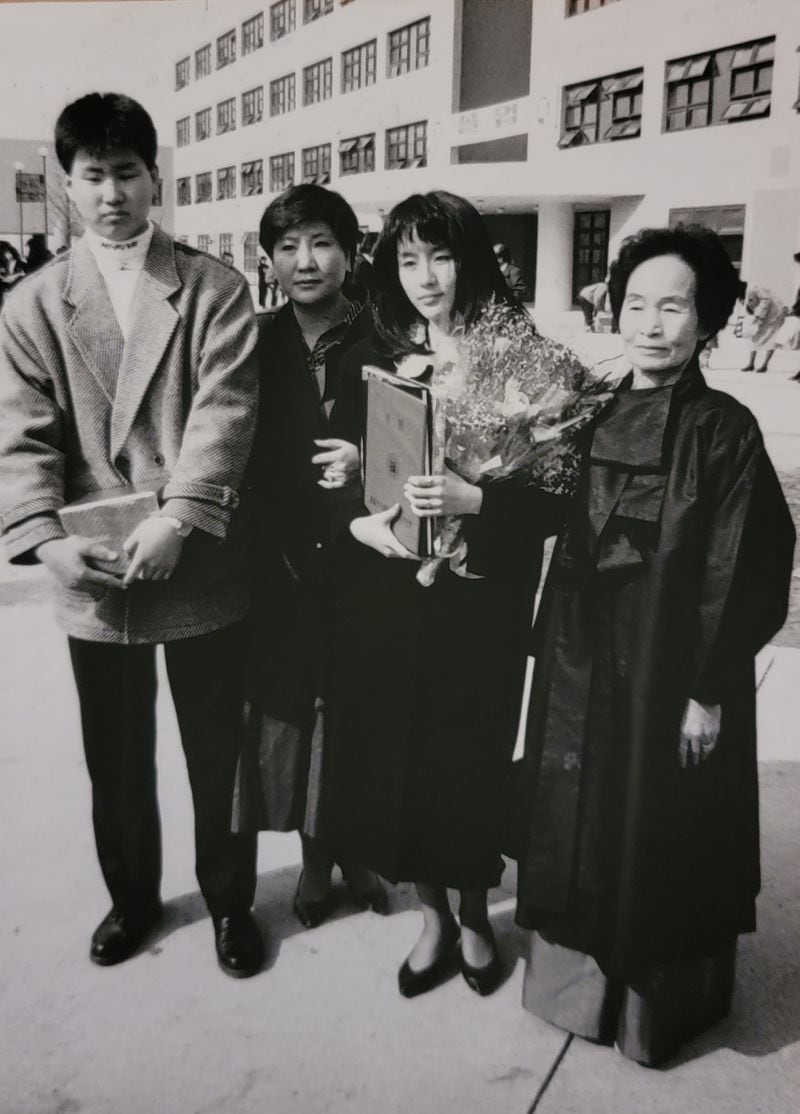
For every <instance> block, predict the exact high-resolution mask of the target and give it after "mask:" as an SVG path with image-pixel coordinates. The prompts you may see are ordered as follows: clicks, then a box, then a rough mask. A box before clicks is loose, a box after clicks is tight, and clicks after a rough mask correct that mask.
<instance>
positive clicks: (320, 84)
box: [303, 56, 333, 108]
mask: <svg viewBox="0 0 800 1114" xmlns="http://www.w3.org/2000/svg"><path fill="white" fill-rule="evenodd" d="M332 97H333V56H331V57H330V58H322V59H321V60H320V61H319V62H312V63H311V65H310V66H303V108H307V107H308V106H309V105H312V104H322V102H323V101H329V100H330V99H331V98H332Z"/></svg>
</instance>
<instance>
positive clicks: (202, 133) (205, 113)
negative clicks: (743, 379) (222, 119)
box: [194, 105, 214, 143]
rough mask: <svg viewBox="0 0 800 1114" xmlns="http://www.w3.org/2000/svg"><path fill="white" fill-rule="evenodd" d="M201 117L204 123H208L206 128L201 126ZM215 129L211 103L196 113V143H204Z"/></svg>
mask: <svg viewBox="0 0 800 1114" xmlns="http://www.w3.org/2000/svg"><path fill="white" fill-rule="evenodd" d="M201 117H202V118H203V123H204V124H206V125H207V127H206V128H205V129H204V128H203V127H201ZM213 130H214V121H213V118H212V115H211V105H208V106H207V107H206V108H200V109H198V111H197V112H195V114H194V141H195V143H202V142H203V141H204V140H206V139H210V138H211V136H212V133H213Z"/></svg>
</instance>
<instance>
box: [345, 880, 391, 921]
mask: <svg viewBox="0 0 800 1114" xmlns="http://www.w3.org/2000/svg"><path fill="white" fill-rule="evenodd" d="M347 888H348V890H349V891H350V898H351V900H352V902H353V904H354V905H357V906H358V908H359V909H371V910H372V912H373V913H380V915H381V916H382V917H385V916H386V915H387V914H388V912H389V895H388V893H387V892H386V887H385V886H384V885H383V883H382V882H380V881H379V880H378V879H377V878H376V879H375V881H374V882H373V884H372V885H371V886H370V887H369V889H367V890H365V889H362V888H361V887H360V886H355V885H353V883H352V882H350V881H347Z"/></svg>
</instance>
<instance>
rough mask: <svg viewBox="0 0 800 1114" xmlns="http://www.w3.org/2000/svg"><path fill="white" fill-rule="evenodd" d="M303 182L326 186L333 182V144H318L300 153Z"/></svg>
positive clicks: (301, 179)
mask: <svg viewBox="0 0 800 1114" xmlns="http://www.w3.org/2000/svg"><path fill="white" fill-rule="evenodd" d="M300 169H301V177H300V181H301V182H304V183H306V182H311V183H315V184H316V185H318V186H326V185H328V183H329V182H330V180H331V144H330V143H317V144H316V145H315V146H313V147H304V148H303V149H302V151H301V153H300Z"/></svg>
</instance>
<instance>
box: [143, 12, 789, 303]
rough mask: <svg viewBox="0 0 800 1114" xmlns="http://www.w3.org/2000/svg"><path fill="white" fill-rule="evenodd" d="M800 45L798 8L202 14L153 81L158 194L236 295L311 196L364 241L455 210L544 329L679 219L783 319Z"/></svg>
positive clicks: (179, 229) (191, 20)
mask: <svg viewBox="0 0 800 1114" xmlns="http://www.w3.org/2000/svg"><path fill="white" fill-rule="evenodd" d="M798 48H800V20H798V17H797V8H796V0H403V2H402V3H398V2H396V0H275V2H273V3H271V4H268V5H262V6H258V5H256V4H253V3H252V0H210V2H209V4H208V7H207V11H205V12H203V13H193V14H192V16H191V17H190V18H187V21H186V27H185V32H184V33H182V38H181V41H180V42H175V44H174V55H173V61H172V63H171V64H172V66H173V67H174V72H170V73H169V74H165V75H164V78H165V79H168V80H169V82H170V88H171V91H170V93H169V94H168V96H167V98H166V101H165V102H163V103H162V105H160V106H159V112H160V117H159V122H160V126H161V139H162V142H164V143H169V142H173V143H174V167H173V175H174V177H173V180H172V181H171V182H169V183H165V194H164V196H165V199H167V198H169V199H170V200H171V199H172V198H173V197H174V203H175V210H174V227H175V231H176V234H177V235H179V236H181V237H184V238H185V239H187V240H188V242H190V243H192V244H195V245H199V246H200V247H202V248H205V249H206V250H208V251H211V252H214V253H217V254H221V253H222V252H223V251H232V252H233V255H234V260H235V262H236V264H237V266H239V267H242V268H243V269H244V270H245V271H246V272H247V273H249V274H250V276H251V277H253V276H254V275H255V269H256V266H257V260H258V255H259V251H260V249H259V247H258V242H257V229H258V225H259V220H260V217H261V214H262V212H263V209H264V207H265V205H266V204H268V202H269V201H270V200H271V199H272V198H273V197H274V196H275V195H276V194H277V193H279V192H280V191H281V190H282V189H284V188H285V187H286V186H287V185H289V184H290V183H292V182H301V181H304V182H309V181H313V182H319V183H324V184H326V185H327V184H330V185H331V186H332V188H334V189H337V190H339V191H341V193H343V194H344V195H345V197H347V199H348V200H349V201H350V203H351V204H352V205H353V207H354V208H355V210H356V212H357V213H358V215H359V219H360V221H361V222H362V224H363V225H364V226H365V227H369V228H371V229H378V228H380V224H381V217H382V215H383V214H384V213H385V212H387V211H388V210H389V209H390V208H391V206H392V205H393V204H394V203H395V202H397V201H398V200H400V199H401V198H403V197H405V196H407V195H408V194H409V193H412V192H416V191H425V190H429V189H433V188H443V189H449V190H452V191H454V192H456V193H460V194H462V195H464V196H466V197H468V198H469V199H470V200H472V201H473V202H474V203H475V205H476V206H477V207H478V208H479V209H480V211H481V212H482V213H484V214H485V217H486V219H487V222H488V223H489V224H490V226H491V230H492V235H493V237H494V238H495V239H497V240H503V241H505V242H506V243H508V244H509V246H510V248H511V251H512V254H513V256H514V258H515V261H516V262H517V263H518V264H519V265H520V266H521V267H522V270H523V274H524V276H525V278H526V281H527V283H528V287H529V291H530V294H531V298H532V300H534V301H535V303H536V308H537V313H545V314H546V313H556V314H557V313H561V312H563V311H566V310H569V309H570V308H571V307H572V306H573V304H574V298H575V295H576V293H577V291H578V290H579V289H580V288H581V287H582V286H583V285H585V284H587V283H589V282H591V281H594V280H597V279H602V278H603V277H604V275H605V273H606V268H607V265H608V261H609V258H613V254H614V251H615V249H616V246H617V244H618V243H619V241H620V240H621V239H622V238H623V237H625V236H626V235H628V234H630V233H631V232H633V231H635V230H636V229H637V228H640V227H642V226H644V225H647V224H664V223H667V222H672V223H675V222H677V221H679V220H685V219H693V220H700V221H702V222H704V223H706V224H708V225H710V226H712V227H714V228H715V229H717V230H718V231H719V232H720V233H721V235H722V236H723V237H724V238H725V241H726V243H727V245H728V247H729V250H730V252H731V255H732V257H733V258H734V261H735V262H736V264H737V265H738V266H739V267H740V269H741V274H742V276H743V277H745V278H746V279H747V280H748V281H750V282H757V283H760V284H764V285H767V286H769V287H771V288H773V289H774V290H775V291H776V292H777V293H779V294H780V295H781V296H782V297H783V298H784V299H785V300H787V301H788V300H790V298H791V297H792V296H793V293H794V289H795V288H796V286H797V282H798V274H799V272H798V268H797V266H796V264H794V263H793V261H792V254H793V253H794V252H796V251H798V250H800V54H799V53H798ZM169 129H172V133H173V134H172V135H171V136H170V135H169V134H168V131H169Z"/></svg>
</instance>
